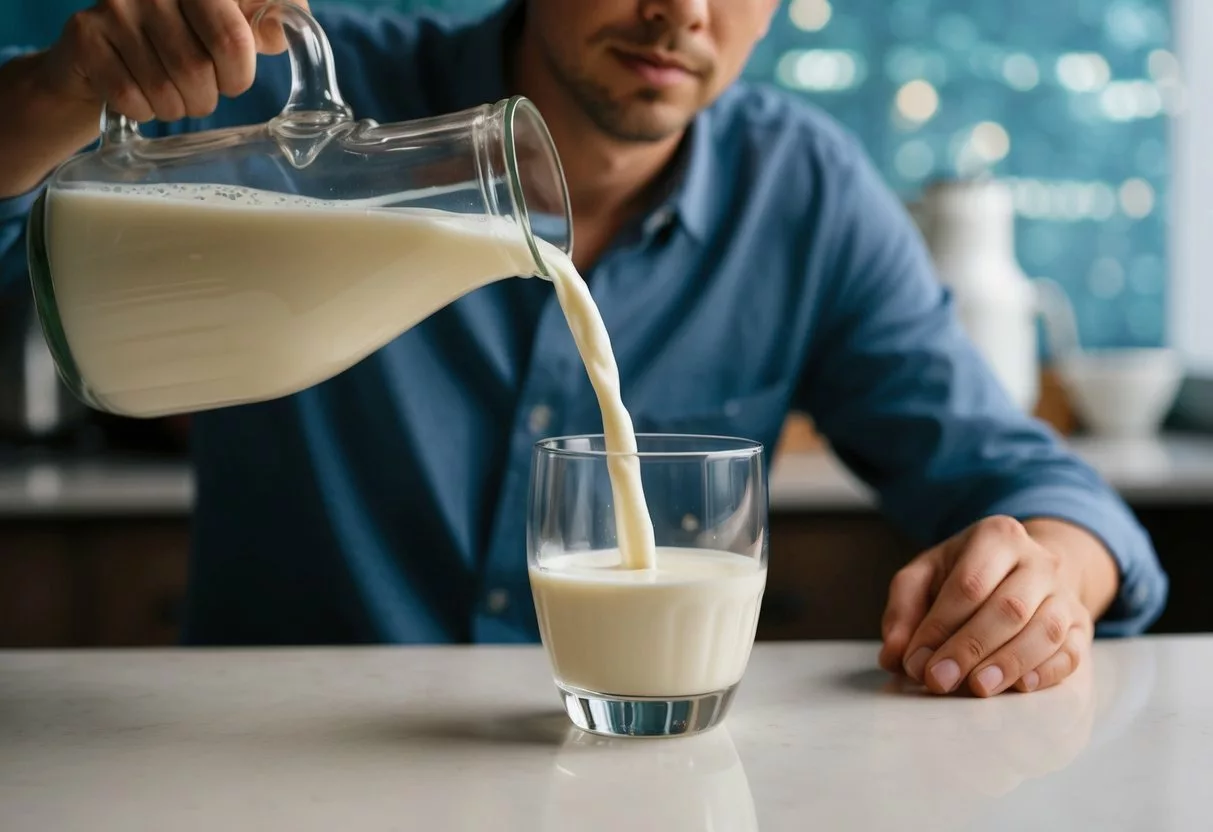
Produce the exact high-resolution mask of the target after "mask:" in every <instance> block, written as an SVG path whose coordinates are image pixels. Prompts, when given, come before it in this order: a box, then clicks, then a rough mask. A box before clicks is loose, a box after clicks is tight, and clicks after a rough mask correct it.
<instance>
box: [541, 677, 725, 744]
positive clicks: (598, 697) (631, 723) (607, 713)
mask: <svg viewBox="0 0 1213 832" xmlns="http://www.w3.org/2000/svg"><path fill="white" fill-rule="evenodd" d="M556 687H557V688H558V689H559V690H560V698H561V699H562V700H563V701H564V710H565V713H567V714H568V715H569V719H571V720H572V721H573V724H574V725H576V726H577V727H578V728H580V729H581V730H582V731H588V732H589V733H591V734H599V735H601V736H604V737H685V736H690V735H692V734H701V733H703V732H704V731H707V730H709V729H711V728H714V727H716V726H717V725H719V724H720V723H721V722H723V721H724V717H725V714H727V713H728V712H729V706H730V705H732V704H733V694H734V693H735V692H736V691H737V685H733V686H732V687H730V688H726V689H724V690H718V691H715V692H714V693H704V694H700V695H699V696H691V697H687V698H680V699H663V698H661V697H644V696H633V697H626V696H608V695H606V694H601V693H592V692H590V691H586V690H578V689H577V688H571V687H567V686H565V685H562V684H560V683H559V682H557V683H556Z"/></svg>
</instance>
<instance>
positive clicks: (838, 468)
mask: <svg viewBox="0 0 1213 832" xmlns="http://www.w3.org/2000/svg"><path fill="white" fill-rule="evenodd" d="M1072 445H1073V447H1074V449H1075V450H1076V451H1077V452H1078V453H1079V455H1081V456H1082V457H1083V458H1084V459H1086V460H1087V461H1088V462H1089V463H1090V464H1091V465H1093V466H1094V467H1095V468H1096V469H1097V470H1098V471H1099V472H1100V473H1101V474H1102V475H1103V476H1104V477H1105V478H1106V479H1108V481H1109V482H1111V483H1112V485H1113V486H1115V487H1116V488H1117V489H1118V490H1119V491H1120V492H1121V494H1123V495H1124V496H1125V498H1126V499H1128V500H1129V501H1131V502H1133V503H1134V504H1136V505H1156V504H1163V503H1200V504H1207V503H1213V436H1210V437H1199V436H1167V437H1164V438H1162V439H1158V440H1146V441H1137V442H1126V441H1116V440H1099V439H1089V438H1077V439H1075V440H1073V442H1072ZM193 501H194V481H193V476H192V474H191V471H190V468H189V465H188V464H187V463H185V462H166V461H148V460H138V459H110V460H93V461H63V462H56V461H42V462H21V463H4V462H0V517H3V516H6V515H7V516H14V515H24V516H31V515H32V516H38V515H55V516H58V515H118V514H132V513H135V514H162V515H163V514H169V515H172V514H179V515H180V514H186V513H188V512H189V511H190V509H191V507H192V506H193ZM875 506H876V500H875V498H874V496H873V495H872V494H871V493H870V492H869V490H868V489H867V488H866V487H865V486H864V485H863V484H862V483H860V482H859V481H858V480H857V479H856V478H855V477H854V476H853V475H852V474H851V473H850V472H849V471H847V470H846V468H844V467H843V466H842V464H841V463H839V462H838V461H837V459H835V458H834V457H833V456H832V455H830V454H827V453H807V454H788V455H784V456H783V457H781V458H780V459H779V460H777V462H776V464H775V465H774V469H773V470H772V472H771V508H772V509H773V510H775V511H825V510H867V509H871V508H874V507H875Z"/></svg>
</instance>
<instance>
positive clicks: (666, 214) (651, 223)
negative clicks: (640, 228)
mask: <svg viewBox="0 0 1213 832" xmlns="http://www.w3.org/2000/svg"><path fill="white" fill-rule="evenodd" d="M673 221H674V211H673V209H672V208H669V207H665V208H658V209H657V210H656V211H654V212H653V213H652V214H651V215H650V216H649V218H648V219H647V220H645V223H644V231H645V233H646V234H656V233H657V232H659V231H663V230H665V229H666V228H667V227H668V226H669V225H670V223H671V222H673Z"/></svg>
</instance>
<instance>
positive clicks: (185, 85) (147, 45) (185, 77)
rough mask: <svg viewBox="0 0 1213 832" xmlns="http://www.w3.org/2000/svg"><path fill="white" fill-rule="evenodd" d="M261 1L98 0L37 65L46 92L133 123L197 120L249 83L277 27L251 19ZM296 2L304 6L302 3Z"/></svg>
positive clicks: (278, 33)
mask: <svg viewBox="0 0 1213 832" xmlns="http://www.w3.org/2000/svg"><path fill="white" fill-rule="evenodd" d="M264 4H265V3H264V0H101V2H100V3H98V4H97V5H95V6H93V7H92V8H91V9H86V10H84V11H82V12H78V13H77V14H75V15H73V16H72V18H71V19H70V20H69V21H68V24H67V26H66V27H65V28H64V30H63V35H62V37H60V38H59V41H58V42H57V43H56V44H55V45H54V46H53V47H51V49H50V51H49V52H48V54H47V60H46V61H45V63H44V69H45V71H46V72H47V73H48V76H47V79H46V80H47V84H46V85H47V87H48V88H50V89H54V90H58V91H61V92H62V94H63V95H64V96H67V97H71V98H73V99H75V100H79V101H87V102H89V103H91V104H93V105H95V106H96V107H98V108H99V107H100V106H101V104H102V103H108V104H109V105H110V106H111V107H112V108H114V109H115V110H117V111H118V112H120V113H122V114H123V115H125V116H127V117H128V118H132V119H134V120H136V121H150V120H152V119H157V120H159V121H176V120H178V119H180V118H184V117H186V116H191V117H193V118H202V117H205V116H208V115H210V114H211V113H212V112H214V110H215V107H216V106H218V104H219V96H220V95H226V96H229V97H230V96H236V95H239V94H240V93H242V92H244V91H245V90H247V89H248V88H249V87H250V86H252V83H253V76H254V73H255V71H256V67H257V52H258V51H261V52H267V53H273V52H281V51H282V50H283V48H285V43H284V41H283V36H282V28H281V26H279V25H277V24H272V27H271V24H269V23H268V22H267V23H266V25H265V26H262V27H258V28H260V29H262V31H261V32H254V31H253V27H252V25H251V24H250V20H251V19H252V17H253V15H254V14H255V12H256V11H257V9H258V8H260V7H261V6H263V5H264ZM299 5H301V6H304V7H306V5H307V4H306V2H300V3H299Z"/></svg>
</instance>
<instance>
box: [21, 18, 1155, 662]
mask: <svg viewBox="0 0 1213 832" xmlns="http://www.w3.org/2000/svg"><path fill="white" fill-rule="evenodd" d="M319 16H320V18H321V21H322V23H323V24H324V25H325V27H326V30H327V32H328V34H329V36H330V38H331V40H332V45H333V50H334V54H335V58H336V66H337V75H338V79H339V81H340V83H341V87H342V91H343V93H344V94H345V97H346V99H347V101H348V102H349V103H350V105H351V106H352V107H353V108H354V112H355V114H356V115H357V116H358V117H360V118H373V119H376V120H378V121H380V122H384V123H386V122H394V121H401V120H405V119H414V118H418V117H421V116H429V115H435V114H439V113H445V112H450V111H454V110H458V109H462V108H465V107H470V106H474V105H477V104H481V103H483V102H487V101H493V100H497V99H500V98H502V97H504V96H505V95H506V93H507V91H506V89H505V88H504V84H503V80H502V79H503V65H504V45H503V41H504V39H505V37H506V33H505V31H504V27H505V26H506V25H508V20H507V17H506V15H503V14H498V15H496V16H494V17H491V18H489V19H487V20H485V21H482V22H479V23H476V24H472V25H464V26H451V25H447V24H444V23H440V22H437V21H435V20H431V19H426V18H404V17H399V16H395V15H393V14H379V15H375V16H368V15H367V14H366V13H363V12H357V11H352V10H341V11H332V12H324V11H321V12H320V13H319ZM11 54H12V53H9V56H10V57H11ZM288 90H289V72H288V68H287V65H286V63H285V60H284V59H283V58H281V57H279V58H266V59H263V60H262V61H261V66H260V68H259V74H258V77H257V83H256V85H255V86H254V88H253V89H252V90H251V91H250V92H249V93H247V94H246V95H244V96H241V97H240V98H238V99H236V100H231V101H224V102H223V104H222V105H221V107H220V109H219V111H218V112H217V113H216V114H215V115H214V116H213V117H211V118H208V119H206V120H205V121H204V122H202V123H187V124H180V125H176V126H174V128H173V129H201V128H206V127H214V126H221V125H229V124H238V123H251V122H255V121H264V120H266V119H267V118H269V117H270V116H272V115H273V114H275V113H276V112H277V111H278V110H279V109H280V108H281V106H282V104H283V103H284V102H285V100H286V96H287V91H288ZM31 200H32V195H29V196H26V197H20V198H16V199H11V200H7V201H0V268H2V272H0V277H2V278H3V280H4V281H5V282H9V283H12V282H13V281H16V280H18V279H20V278H21V277H23V276H24V273H25V271H26V265H25V255H24V245H23V241H22V237H23V233H24V232H23V222H24V217H25V214H26V213H27V212H28V210H29V206H30V204H31ZM585 276H586V279H587V280H588V281H589V283H590V286H591V288H592V291H593V295H594V299H595V300H596V301H597V303H598V306H599V307H600V309H601V310H602V315H603V318H604V320H605V322H606V325H607V328H608V329H609V331H610V333H611V337H612V339H613V342H614V346H615V351H616V357H617V359H618V363H619V367H620V373H621V376H622V380H623V395H624V400H625V402H626V404H627V405H628V407H629V408H630V410H631V411H632V414H633V416H634V418H635V423H636V428H637V430H639V431H664V432H696V433H712V434H730V435H739V436H745V437H750V438H753V439H757V440H760V441H762V442H763V443H765V444H766V445H767V446H768V447H770V446H771V445H772V444H773V443H774V442H775V440H776V438H777V436H778V433H779V430H780V427H781V425H782V423H783V420H784V418H785V416H786V415H787V413H788V410H789V408H793V407H794V408H798V409H803V410H806V411H807V412H809V413H810V414H811V415H812V416H813V418H814V419H815V421H816V424H817V427H818V428H819V429H820V430H821V431H822V432H823V433H824V434H825V436H826V437H828V439H829V441H830V443H831V445H832V447H833V448H834V450H835V451H836V452H837V453H838V454H839V456H840V457H841V458H842V459H843V460H844V461H845V462H846V463H847V464H848V465H849V466H850V467H851V468H852V469H853V470H854V471H856V472H857V473H858V474H859V475H860V476H862V477H863V478H864V479H865V480H866V481H867V482H868V483H870V484H871V485H872V486H873V487H874V488H875V489H876V490H877V491H878V492H879V495H880V498H881V502H882V505H883V507H884V510H885V511H886V512H887V514H888V515H889V516H890V517H891V518H892V519H893V520H894V521H895V522H896V523H897V524H899V525H900V526H901V527H902V528H903V529H904V530H905V531H906V532H908V533H909V534H910V535H912V536H913V537H914V538H916V539H917V540H918V541H919V542H921V543H922V544H924V545H925V544H929V543H931V542H934V541H939V540H941V539H943V538H945V537H947V536H949V535H951V534H953V533H955V532H957V531H959V530H960V529H962V528H964V527H965V526H967V525H969V524H970V523H972V522H974V521H975V520H978V519H979V518H981V517H983V516H987V515H991V514H1009V515H1013V516H1016V517H1019V518H1028V517H1056V518H1062V519H1065V520H1069V521H1072V522H1074V523H1076V524H1078V525H1080V526H1083V527H1085V528H1087V529H1089V530H1090V531H1092V532H1093V533H1095V534H1096V535H1097V536H1098V537H1099V538H1101V539H1102V540H1103V541H1104V542H1105V543H1106V544H1107V546H1108V548H1109V550H1110V551H1111V552H1112V553H1113V555H1114V556H1115V558H1116V561H1117V563H1118V564H1119V567H1120V573H1121V578H1122V580H1121V588H1120V593H1119V596H1118V598H1117V600H1116V602H1115V604H1114V606H1113V608H1112V609H1111V610H1110V611H1109V613H1108V614H1107V616H1106V617H1105V619H1104V621H1103V622H1101V624H1100V630H1101V632H1103V633H1105V634H1126V633H1134V632H1138V631H1140V630H1142V629H1143V628H1144V627H1146V626H1147V625H1148V624H1149V623H1150V622H1151V621H1152V620H1153V619H1154V618H1155V617H1156V616H1157V615H1158V613H1159V612H1160V610H1161V608H1162V606H1163V604H1164V601H1165V596H1166V587H1167V584H1166V578H1165V576H1164V575H1163V572H1162V570H1161V569H1160V567H1159V564H1158V562H1157V559H1156V557H1155V555H1154V552H1153V551H1152V549H1151V545H1150V542H1149V540H1148V538H1147V536H1146V535H1145V533H1144V532H1143V530H1142V529H1141V528H1140V527H1139V525H1138V524H1137V522H1136V521H1135V520H1134V518H1133V516H1132V514H1131V513H1130V512H1129V510H1128V509H1127V508H1126V507H1125V505H1124V504H1123V503H1122V502H1121V501H1120V500H1119V499H1118V498H1117V497H1116V496H1115V495H1114V494H1113V493H1112V492H1111V491H1110V490H1109V489H1108V487H1107V486H1106V485H1105V484H1104V483H1103V482H1101V481H1100V479H1099V477H1098V476H1097V475H1096V474H1095V473H1094V472H1093V471H1092V470H1091V469H1090V468H1088V467H1087V466H1086V465H1084V464H1083V463H1082V462H1080V461H1079V460H1077V459H1075V458H1074V457H1073V456H1072V455H1071V454H1070V453H1069V452H1068V451H1066V450H1065V449H1064V448H1063V447H1062V445H1061V444H1059V442H1058V440H1057V439H1056V438H1055V437H1054V436H1053V435H1052V434H1051V433H1050V432H1049V431H1048V430H1047V429H1046V428H1045V427H1043V426H1041V425H1040V424H1038V423H1037V422H1035V421H1032V420H1030V419H1028V418H1026V417H1025V416H1023V415H1021V414H1020V413H1018V412H1017V411H1016V408H1015V407H1014V406H1013V405H1012V404H1011V402H1010V401H1009V400H1008V397H1007V396H1006V395H1005V394H1004V392H1003V390H1002V389H1001V388H1000V387H999V385H998V383H997V382H996V381H995V380H994V378H993V377H992V375H991V373H990V370H989V369H988V368H987V366H986V365H985V364H984V363H983V362H982V360H981V359H980V358H979V357H978V355H977V353H976V352H975V351H974V348H973V346H972V345H971V344H970V342H969V341H968V340H966V338H965V336H964V335H963V334H962V332H961V329H960V327H959V326H958V323H957V319H956V317H955V314H954V311H953V308H952V305H951V303H950V301H949V297H948V295H947V293H946V292H945V291H944V290H943V289H942V288H941V287H940V285H939V283H938V282H937V280H936V277H935V275H934V274H933V272H932V267H931V264H930V262H929V261H928V257H927V254H926V252H925V251H924V247H923V244H922V241H921V239H920V236H919V235H918V233H917V232H916V230H915V228H914V226H913V225H912V224H911V222H910V220H909V219H908V218H907V215H906V213H905V212H904V211H903V209H902V206H901V205H900V204H899V203H898V202H897V200H896V199H895V198H894V196H893V195H892V194H891V193H890V192H889V191H888V190H887V189H886V187H885V186H884V184H883V183H882V181H881V179H880V177H879V175H878V174H877V173H876V172H875V170H874V169H873V167H872V165H871V164H870V162H869V161H868V159H867V158H866V157H865V155H864V153H863V151H862V150H861V148H860V147H859V146H858V145H857V143H856V142H855V140H854V139H853V138H851V137H850V136H849V135H848V134H847V133H846V132H845V131H843V130H842V129H841V128H839V127H838V126H837V125H836V124H834V123H832V122H831V121H830V120H829V119H828V118H827V117H826V116H825V115H823V114H822V113H820V112H819V111H817V110H815V109H813V108H812V107H811V106H808V105H806V104H805V103H803V102H802V101H799V100H795V99H793V98H791V97H789V96H787V95H784V94H781V93H779V92H776V91H773V90H770V89H763V88H755V87H749V86H745V85H743V84H737V85H735V86H734V87H733V88H731V89H730V90H729V91H728V92H726V93H725V94H724V96H723V97H722V98H721V99H720V100H719V101H718V102H716V103H715V104H714V105H713V106H712V107H710V108H709V109H708V110H706V111H705V112H703V113H701V114H700V115H699V116H698V117H697V118H696V119H695V121H694V124H693V126H692V128H691V130H690V133H689V135H688V139H687V141H686V142H684V146H683V148H682V151H681V154H680V158H679V161H678V163H677V165H676V166H675V170H673V171H672V176H671V187H670V188H669V191H668V195H667V198H666V199H664V200H659V204H658V205H656V206H655V207H654V208H653V210H652V211H651V212H650V213H649V214H648V215H647V216H645V217H643V218H642V219H641V220H640V221H638V222H637V223H636V224H635V225H634V227H632V228H629V229H626V230H625V231H624V232H623V233H621V234H620V236H619V238H618V239H616V240H615V241H614V242H613V245H612V246H611V247H610V248H609V250H608V251H607V252H606V253H605V254H604V255H603V256H602V257H601V258H600V259H599V261H598V262H597V263H596V264H595V266H594V267H593V268H592V269H591V270H590V271H589V272H588V273H587V274H586V275H585ZM599 430H601V420H600V416H599V413H598V410H597V407H596V404H595V399H594V396H593V394H592V391H591V389H590V386H589V382H588V380H587V378H586V375H585V371H584V369H583V368H582V366H581V364H580V362H579V360H578V356H577V352H576V350H575V349H574V346H573V341H572V338H571V336H570V335H569V331H568V328H567V327H566V325H565V323H564V320H563V318H562V316H561V314H560V310H559V308H558V306H557V304H556V300H555V297H554V293H553V291H552V288H551V286H550V285H549V284H547V283H546V282H543V281H539V280H506V281H502V282H500V283H496V284H493V285H491V286H488V287H486V288H484V289H481V290H479V291H476V292H474V293H472V294H471V295H468V296H466V297H464V298H462V299H461V300H459V301H457V302H455V303H453V304H452V305H450V306H449V307H447V308H446V309H444V310H442V311H440V312H438V313H437V314H435V315H433V316H432V317H431V318H429V319H427V320H426V321H424V322H423V323H421V324H419V325H418V326H416V327H414V328H413V329H411V330H410V331H408V332H405V333H404V334H403V335H401V336H400V337H399V338H397V339H396V340H395V341H393V342H392V343H390V344H388V345H387V346H386V347H384V348H383V349H382V350H380V351H379V352H377V353H375V354H374V355H372V356H370V357H369V358H367V359H366V360H364V361H362V362H361V363H359V364H358V365H356V366H355V367H353V368H351V369H350V370H348V371H346V372H344V373H342V374H341V375H339V376H338V377H336V378H334V379H332V380H331V381H328V382H325V383H323V384H320V385H318V386H316V387H314V388H312V389H309V390H306V391H304V392H302V393H299V394H297V395H294V396H291V397H289V398H285V399H281V400H278V401H271V402H266V403H263V404H256V405H249V406H243V407H235V408H229V409H224V410H218V411H213V412H208V413H204V414H200V415H199V416H198V417H197V418H196V420H195V422H194V434H193V436H194V454H195V462H196V467H197V478H198V504H197V513H196V518H195V524H194V549H193V561H192V567H191V576H190V581H191V585H190V593H189V600H188V605H187V621H186V628H185V638H186V640H187V641H188V642H192V643H210V644H237V643H315V642H325V643H343V642H355V643H356V642H381V641H382V642H452V641H465V640H472V641H478V642H512V641H530V640H534V639H536V638H537V628H536V624H535V616H534V611H533V608H532V605H531V600H530V592H529V588H528V584H527V573H526V554H525V528H524V524H525V516H526V513H525V504H526V491H527V478H528V472H529V468H530V454H531V448H532V445H533V444H534V442H535V441H536V440H537V439H539V438H541V437H545V436H551V435H558V434H570V433H580V432H591V431H599ZM798 554H799V553H797V552H794V551H775V552H774V553H773V557H777V558H794V557H797V556H798Z"/></svg>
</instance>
